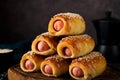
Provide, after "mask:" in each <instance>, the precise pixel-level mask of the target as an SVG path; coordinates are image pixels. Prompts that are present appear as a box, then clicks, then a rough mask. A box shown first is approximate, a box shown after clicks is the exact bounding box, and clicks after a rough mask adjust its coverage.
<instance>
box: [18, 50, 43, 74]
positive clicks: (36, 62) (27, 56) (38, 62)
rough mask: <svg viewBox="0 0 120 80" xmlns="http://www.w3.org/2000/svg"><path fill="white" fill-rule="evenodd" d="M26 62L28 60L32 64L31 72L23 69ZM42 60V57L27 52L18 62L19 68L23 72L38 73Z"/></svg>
mask: <svg viewBox="0 0 120 80" xmlns="http://www.w3.org/2000/svg"><path fill="white" fill-rule="evenodd" d="M26 60H30V61H31V62H32V63H33V64H34V68H33V69H31V70H27V69H26V68H25V62H26ZM43 60H44V57H43V56H40V55H38V54H36V53H34V52H32V51H28V52H27V53H25V54H24V55H23V56H22V58H21V60H20V68H21V69H22V70H23V71H24V72H37V71H40V68H39V67H40V65H41V62H42V61H43Z"/></svg>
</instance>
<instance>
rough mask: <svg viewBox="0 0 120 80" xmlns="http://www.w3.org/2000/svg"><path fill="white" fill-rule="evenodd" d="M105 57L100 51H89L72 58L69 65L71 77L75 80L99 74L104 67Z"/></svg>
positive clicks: (105, 64) (89, 79) (86, 78)
mask: <svg viewBox="0 0 120 80" xmlns="http://www.w3.org/2000/svg"><path fill="white" fill-rule="evenodd" d="M106 66H107V63H106V59H105V57H104V56H102V54H101V53H100V52H95V51H94V52H91V53H90V54H88V55H85V56H83V57H79V58H76V59H74V60H72V63H71V64H70V66H69V73H70V75H71V77H73V78H74V79H77V80H91V79H93V78H95V77H97V76H99V75H101V74H102V73H103V72H104V71H105V69H106Z"/></svg>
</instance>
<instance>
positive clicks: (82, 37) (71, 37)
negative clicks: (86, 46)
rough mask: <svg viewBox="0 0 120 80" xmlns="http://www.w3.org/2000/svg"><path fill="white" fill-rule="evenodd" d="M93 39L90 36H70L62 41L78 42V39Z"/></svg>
mask: <svg viewBox="0 0 120 80" xmlns="http://www.w3.org/2000/svg"><path fill="white" fill-rule="evenodd" d="M90 38H92V37H91V36H89V35H88V34H83V35H76V36H68V37H64V38H62V40H73V41H75V40H77V39H82V40H86V39H90Z"/></svg>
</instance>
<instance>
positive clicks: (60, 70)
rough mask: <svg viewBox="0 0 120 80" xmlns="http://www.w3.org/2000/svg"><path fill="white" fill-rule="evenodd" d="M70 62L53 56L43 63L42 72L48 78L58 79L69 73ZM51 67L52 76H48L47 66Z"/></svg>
mask: <svg viewBox="0 0 120 80" xmlns="http://www.w3.org/2000/svg"><path fill="white" fill-rule="evenodd" d="M70 62H71V61H70V60H67V59H64V58H62V57H60V56H59V55H57V54H56V55H52V56H49V57H47V58H46V59H45V60H44V61H43V62H42V63H41V67H40V69H41V72H42V73H43V74H44V75H46V76H53V77H58V76H61V75H63V74H65V73H67V72H69V64H70ZM47 64H48V65H50V66H51V68H52V74H47V73H45V72H44V67H45V65H47Z"/></svg>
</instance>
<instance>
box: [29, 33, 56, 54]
mask: <svg viewBox="0 0 120 80" xmlns="http://www.w3.org/2000/svg"><path fill="white" fill-rule="evenodd" d="M41 40H43V41H45V42H46V43H47V44H48V45H49V47H50V49H48V50H46V51H43V52H40V51H39V50H38V49H37V44H38V42H39V41H41ZM57 44H58V40H57V39H56V37H53V36H51V35H49V33H48V32H45V33H42V34H40V35H38V36H37V37H36V38H35V39H34V40H33V42H32V45H31V48H32V51H33V52H35V53H37V54H40V55H45V56H49V55H52V54H55V53H56V47H57Z"/></svg>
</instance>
